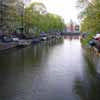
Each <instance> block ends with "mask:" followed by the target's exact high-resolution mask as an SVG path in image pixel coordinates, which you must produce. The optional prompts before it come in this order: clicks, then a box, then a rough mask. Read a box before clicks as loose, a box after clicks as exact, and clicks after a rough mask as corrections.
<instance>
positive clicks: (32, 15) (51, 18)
mask: <svg viewBox="0 0 100 100" xmlns="http://www.w3.org/2000/svg"><path fill="white" fill-rule="evenodd" d="M34 6H35V7H37V6H38V8H39V9H38V11H37V9H35V7H34ZM39 6H40V7H39ZM42 7H43V8H42ZM40 8H41V9H40ZM43 10H44V11H45V12H47V11H46V7H45V6H44V5H43V4H41V3H32V4H31V5H30V6H29V7H27V8H26V9H25V15H24V27H26V29H27V30H26V31H27V32H28V33H29V30H30V29H31V30H33V33H34V34H35V35H39V33H40V32H50V31H62V30H63V29H64V27H65V24H64V21H63V20H62V19H61V17H60V16H58V15H55V14H51V13H48V12H47V13H46V14H45V13H40V12H44V11H43Z"/></svg>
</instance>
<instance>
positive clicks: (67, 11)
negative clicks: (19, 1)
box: [26, 0, 79, 24]
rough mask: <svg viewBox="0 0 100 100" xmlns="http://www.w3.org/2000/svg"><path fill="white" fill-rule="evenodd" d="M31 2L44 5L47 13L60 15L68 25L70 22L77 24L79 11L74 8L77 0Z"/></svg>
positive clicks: (34, 0) (38, 0)
mask: <svg viewBox="0 0 100 100" xmlns="http://www.w3.org/2000/svg"><path fill="white" fill-rule="evenodd" d="M26 1H30V0H26ZM31 2H42V3H44V4H45V6H46V8H47V11H48V12H50V13H55V14H58V15H60V16H61V17H62V18H63V19H64V21H65V22H66V23H69V22H70V20H73V22H75V23H77V24H78V23H79V21H78V19H77V16H78V13H79V9H78V8H76V5H77V0H31Z"/></svg>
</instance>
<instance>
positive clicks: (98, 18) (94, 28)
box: [81, 0, 100, 33]
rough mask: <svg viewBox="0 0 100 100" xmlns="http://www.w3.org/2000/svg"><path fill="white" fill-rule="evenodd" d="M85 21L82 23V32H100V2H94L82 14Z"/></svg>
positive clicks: (96, 0) (95, 0)
mask: <svg viewBox="0 0 100 100" xmlns="http://www.w3.org/2000/svg"><path fill="white" fill-rule="evenodd" d="M81 15H82V16H83V20H82V22H81V31H82V32H94V33H96V32H100V1H99V0H94V2H91V3H89V4H88V6H87V7H86V8H85V9H84V11H83V12H81Z"/></svg>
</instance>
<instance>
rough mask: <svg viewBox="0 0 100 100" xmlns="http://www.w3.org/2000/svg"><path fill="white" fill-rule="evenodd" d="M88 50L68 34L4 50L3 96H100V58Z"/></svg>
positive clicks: (69, 99)
mask: <svg viewBox="0 0 100 100" xmlns="http://www.w3.org/2000/svg"><path fill="white" fill-rule="evenodd" d="M86 52H87V51H85V50H84V49H83V48H82V46H81V44H80V40H79V39H76V38H74V39H73V38H65V39H64V40H59V41H58V40H57V41H51V42H48V43H47V42H44V43H40V44H38V45H34V46H31V47H26V48H22V49H19V48H17V49H15V50H10V51H7V52H4V53H1V54H0V100H99V98H100V96H99V93H100V75H99V72H100V71H99V65H100V64H99V63H98V60H99V58H98V57H95V55H94V54H92V53H91V52H90V51H88V53H86ZM90 58H91V59H90ZM92 58H93V59H92Z"/></svg>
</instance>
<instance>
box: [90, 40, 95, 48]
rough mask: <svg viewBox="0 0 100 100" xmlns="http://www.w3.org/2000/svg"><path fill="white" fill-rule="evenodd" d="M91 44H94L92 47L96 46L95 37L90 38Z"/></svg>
mask: <svg viewBox="0 0 100 100" xmlns="http://www.w3.org/2000/svg"><path fill="white" fill-rule="evenodd" d="M89 45H90V46H92V47H94V46H96V41H95V39H92V40H90V41H89Z"/></svg>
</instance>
